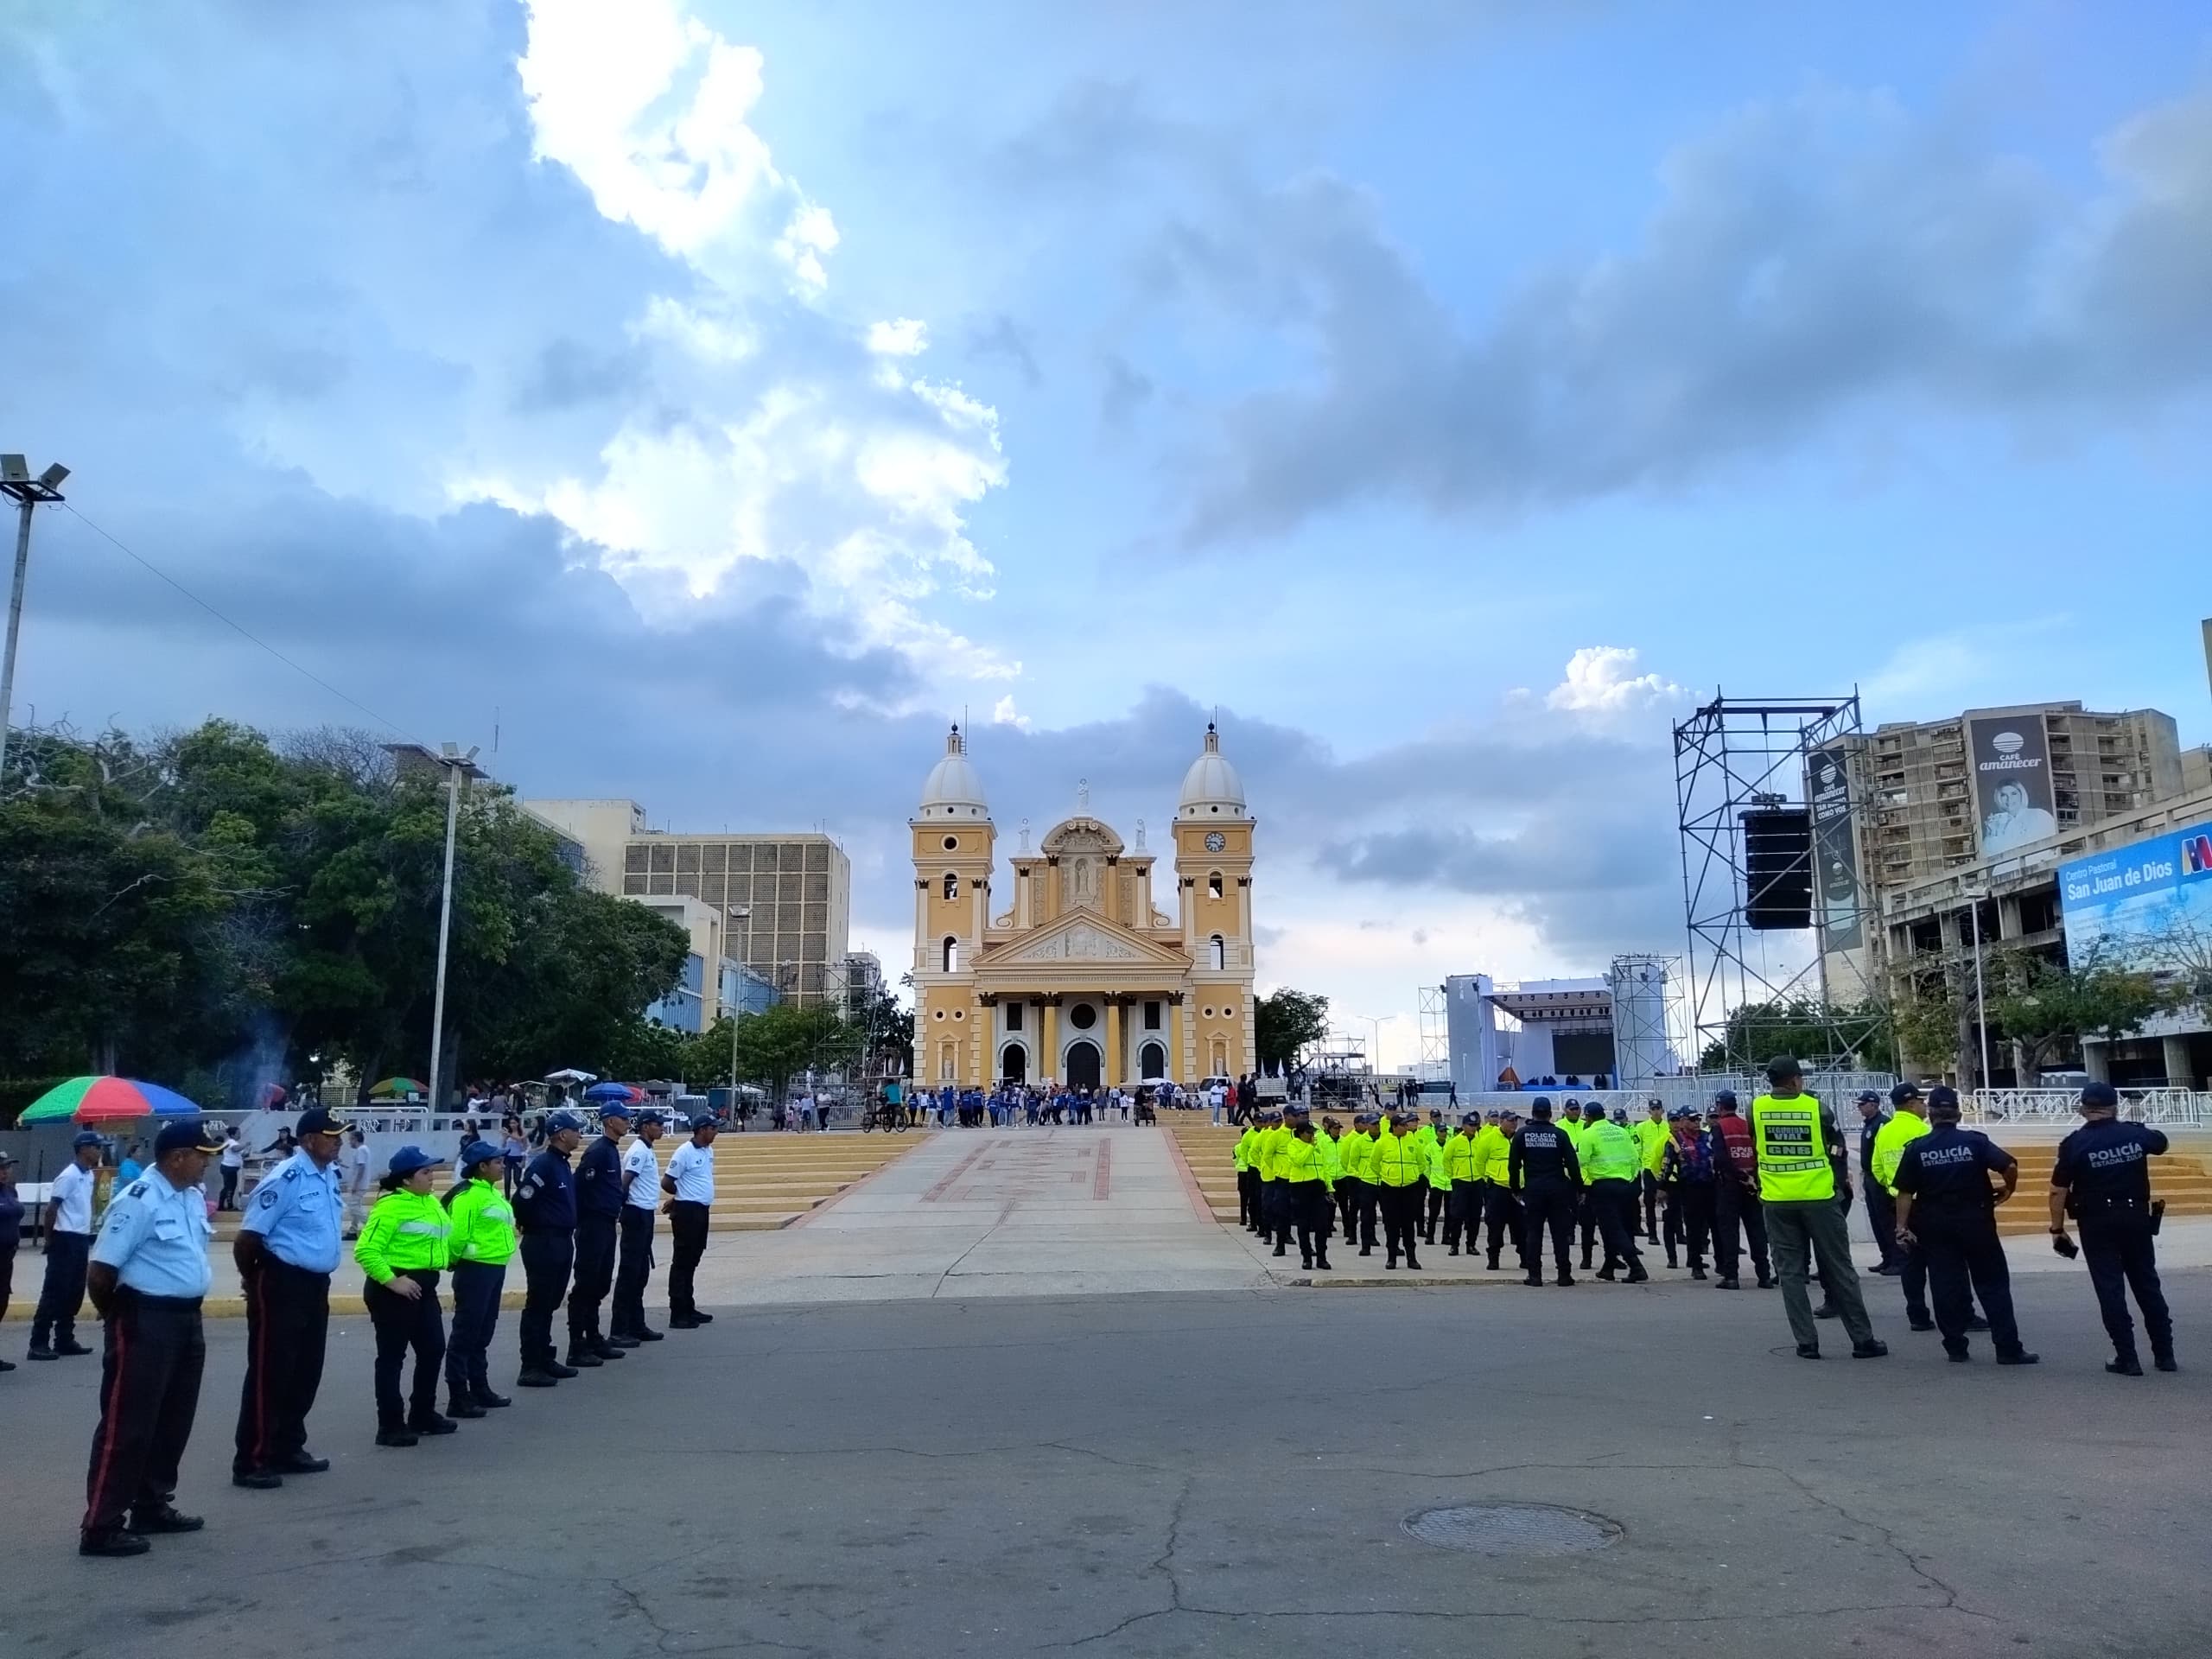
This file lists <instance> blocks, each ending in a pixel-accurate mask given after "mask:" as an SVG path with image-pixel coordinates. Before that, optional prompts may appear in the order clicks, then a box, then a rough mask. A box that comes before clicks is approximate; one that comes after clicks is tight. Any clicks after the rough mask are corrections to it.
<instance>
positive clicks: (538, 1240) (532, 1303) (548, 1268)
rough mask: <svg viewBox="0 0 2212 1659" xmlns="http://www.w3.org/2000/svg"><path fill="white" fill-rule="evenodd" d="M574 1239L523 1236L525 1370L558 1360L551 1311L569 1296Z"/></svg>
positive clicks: (561, 1235) (560, 1234) (562, 1234)
mask: <svg viewBox="0 0 2212 1659" xmlns="http://www.w3.org/2000/svg"><path fill="white" fill-rule="evenodd" d="M575 1256H576V1236H575V1234H574V1233H569V1232H539V1233H524V1235H523V1236H522V1272H523V1304H522V1363H523V1369H524V1370H530V1369H531V1367H533V1366H542V1365H543V1364H545V1363H547V1362H548V1361H549V1360H554V1359H557V1358H559V1357H560V1356H559V1355H557V1354H556V1353H555V1352H554V1351H553V1310H554V1309H556V1308H557V1307H558V1306H561V1299H562V1298H563V1296H565V1295H567V1294H569V1268H571V1267H572V1266H574V1265H575Z"/></svg>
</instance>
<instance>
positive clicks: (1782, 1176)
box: [1751, 1094, 1835, 1204]
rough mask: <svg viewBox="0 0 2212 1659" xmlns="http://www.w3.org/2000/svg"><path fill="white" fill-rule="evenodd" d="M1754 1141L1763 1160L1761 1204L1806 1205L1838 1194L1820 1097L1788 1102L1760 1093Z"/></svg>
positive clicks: (1753, 1123) (1753, 1117) (1754, 1111)
mask: <svg viewBox="0 0 2212 1659" xmlns="http://www.w3.org/2000/svg"><path fill="white" fill-rule="evenodd" d="M1751 1145H1752V1147H1753V1148H1754V1149H1755V1150H1756V1151H1757V1152H1758V1160H1759V1202H1760V1203H1762V1204H1807V1203H1811V1202H1813V1201H1815V1200H1816V1199H1820V1198H1834V1197H1835V1171H1834V1168H1832V1167H1831V1166H1829V1163H1828V1148H1827V1137H1826V1135H1823V1134H1822V1133H1821V1103H1820V1099H1819V1097H1818V1096H1815V1095H1807V1094H1798V1095H1793V1096H1790V1097H1789V1099H1787V1100H1777V1099H1776V1098H1775V1097H1774V1096H1772V1095H1761V1096H1759V1097H1758V1099H1757V1100H1754V1101H1753V1102H1752V1103H1751Z"/></svg>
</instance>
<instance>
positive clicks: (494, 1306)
mask: <svg viewBox="0 0 2212 1659" xmlns="http://www.w3.org/2000/svg"><path fill="white" fill-rule="evenodd" d="M506 1287H507V1264H506V1263H505V1262H496V1263H486V1262H454V1264H453V1332H452V1334H451V1335H450V1336H448V1338H446V1392H447V1393H448V1394H449V1395H453V1396H454V1398H455V1399H457V1400H467V1399H469V1398H471V1397H472V1396H474V1395H480V1394H489V1393H491V1392H492V1378H491V1363H492V1333H493V1332H495V1331H497V1330H498V1329H499V1293H500V1292H501V1291H503V1290H505V1288H506Z"/></svg>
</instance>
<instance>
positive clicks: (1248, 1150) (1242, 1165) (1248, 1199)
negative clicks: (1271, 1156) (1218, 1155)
mask: <svg viewBox="0 0 2212 1659" xmlns="http://www.w3.org/2000/svg"><path fill="white" fill-rule="evenodd" d="M1259 1139H1260V1116H1259V1114H1258V1113H1256V1112H1255V1113H1254V1114H1253V1115H1252V1116H1251V1117H1250V1118H1249V1119H1248V1120H1247V1121H1246V1122H1245V1125H1244V1133H1243V1134H1242V1135H1238V1136H1237V1137H1236V1147H1235V1150H1234V1154H1233V1155H1234V1160H1235V1162H1236V1224H1237V1225H1238V1226H1239V1227H1242V1228H1243V1230H1245V1231H1246V1232H1248V1233H1256V1232H1258V1231H1259V1230H1260V1199H1259V1190H1260V1173H1259V1171H1258V1170H1257V1169H1255V1168H1254V1167H1253V1165H1252V1151H1253V1147H1255V1145H1256V1144H1257V1143H1258V1141H1259Z"/></svg>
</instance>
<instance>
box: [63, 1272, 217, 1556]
mask: <svg viewBox="0 0 2212 1659" xmlns="http://www.w3.org/2000/svg"><path fill="white" fill-rule="evenodd" d="M105 1328H106V1341H105V1345H104V1347H103V1349H102V1354H101V1359H100V1421H99V1427H97V1428H95V1429H93V1431H92V1461H91V1465H90V1467H89V1468H88V1469H87V1470H86V1476H85V1520H84V1529H85V1530H86V1532H88V1533H92V1532H111V1531H113V1530H114V1529H116V1528H118V1527H119V1526H121V1525H122V1524H123V1517H124V1511H125V1510H137V1511H138V1512H140V1513H141V1514H146V1513H150V1512H151V1511H153V1510H159V1509H162V1508H163V1507H165V1506H166V1505H167V1504H168V1503H169V1502H170V1501H171V1500H172V1499H173V1498H175V1497H176V1471H177V1465H179V1464H180V1463H181V1462H182V1461H183V1459H184V1448H185V1445H186V1443H187V1442H188V1441H189V1440H191V1439H192V1420H193V1418H194V1416H196V1415H197V1414H198V1413H199V1410H200V1372H201V1370H203V1369H205V1367H206V1364H207V1344H206V1342H205V1341H204V1340H203V1339H202V1338H201V1335H200V1299H199V1298H198V1297H196V1296H194V1297H190V1298H186V1297H181V1296H141V1295H139V1294H137V1292H136V1291H132V1290H120V1289H118V1291H117V1292H116V1294H115V1300H114V1301H113V1302H112V1303H111V1304H110V1305H109V1311H108V1315H107V1318H106V1320H105Z"/></svg>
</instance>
